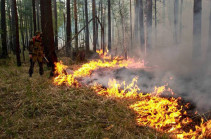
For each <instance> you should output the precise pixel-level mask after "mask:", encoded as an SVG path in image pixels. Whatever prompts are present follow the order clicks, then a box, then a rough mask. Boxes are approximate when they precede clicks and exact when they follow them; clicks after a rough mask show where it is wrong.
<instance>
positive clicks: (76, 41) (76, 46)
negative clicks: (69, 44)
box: [74, 0, 78, 53]
mask: <svg viewBox="0 0 211 139" xmlns="http://www.w3.org/2000/svg"><path fill="white" fill-rule="evenodd" d="M74 18H75V34H78V15H77V0H74ZM75 49H76V53H77V52H78V36H76V37H75Z"/></svg>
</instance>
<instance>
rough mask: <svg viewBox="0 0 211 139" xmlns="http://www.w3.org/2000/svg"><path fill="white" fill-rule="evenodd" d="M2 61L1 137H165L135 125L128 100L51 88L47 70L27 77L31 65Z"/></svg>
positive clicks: (89, 90)
mask: <svg viewBox="0 0 211 139" xmlns="http://www.w3.org/2000/svg"><path fill="white" fill-rule="evenodd" d="M0 65H1V66H0V138H80V139H81V138H111V139H113V138H125V139H130V138H131V139H133V138H139V139H140V138H152V139H154V138H168V137H167V135H161V134H159V133H157V132H156V131H153V130H151V129H148V128H147V127H138V126H136V124H135V114H134V113H133V112H132V111H131V110H129V109H128V105H129V103H128V102H127V101H124V100H113V99H108V98H104V97H101V96H97V95H96V94H95V93H94V92H93V91H92V90H91V89H89V88H79V89H76V88H68V87H65V86H62V87H58V86H54V85H53V84H52V79H49V78H48V75H49V71H47V69H45V75H44V76H42V77H41V76H39V74H38V68H36V69H35V74H34V75H33V78H29V77H28V67H29V63H27V64H23V66H22V67H16V66H15V61H14V59H10V60H0ZM36 67H37V65H36Z"/></svg>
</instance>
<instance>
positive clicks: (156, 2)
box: [155, 0, 157, 41]
mask: <svg viewBox="0 0 211 139" xmlns="http://www.w3.org/2000/svg"><path fill="white" fill-rule="evenodd" d="M155 40H156V41H157V0H155Z"/></svg>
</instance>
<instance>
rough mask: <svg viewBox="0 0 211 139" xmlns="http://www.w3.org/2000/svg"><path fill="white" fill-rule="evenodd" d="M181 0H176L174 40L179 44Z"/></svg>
mask: <svg viewBox="0 0 211 139" xmlns="http://www.w3.org/2000/svg"><path fill="white" fill-rule="evenodd" d="M178 19H179V0H174V42H175V44H178V31H179V24H178Z"/></svg>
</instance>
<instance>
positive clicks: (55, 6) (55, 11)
mask: <svg viewBox="0 0 211 139" xmlns="http://www.w3.org/2000/svg"><path fill="white" fill-rule="evenodd" d="M54 20H55V29H54V30H55V48H56V50H58V24H57V3H56V0H54Z"/></svg>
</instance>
